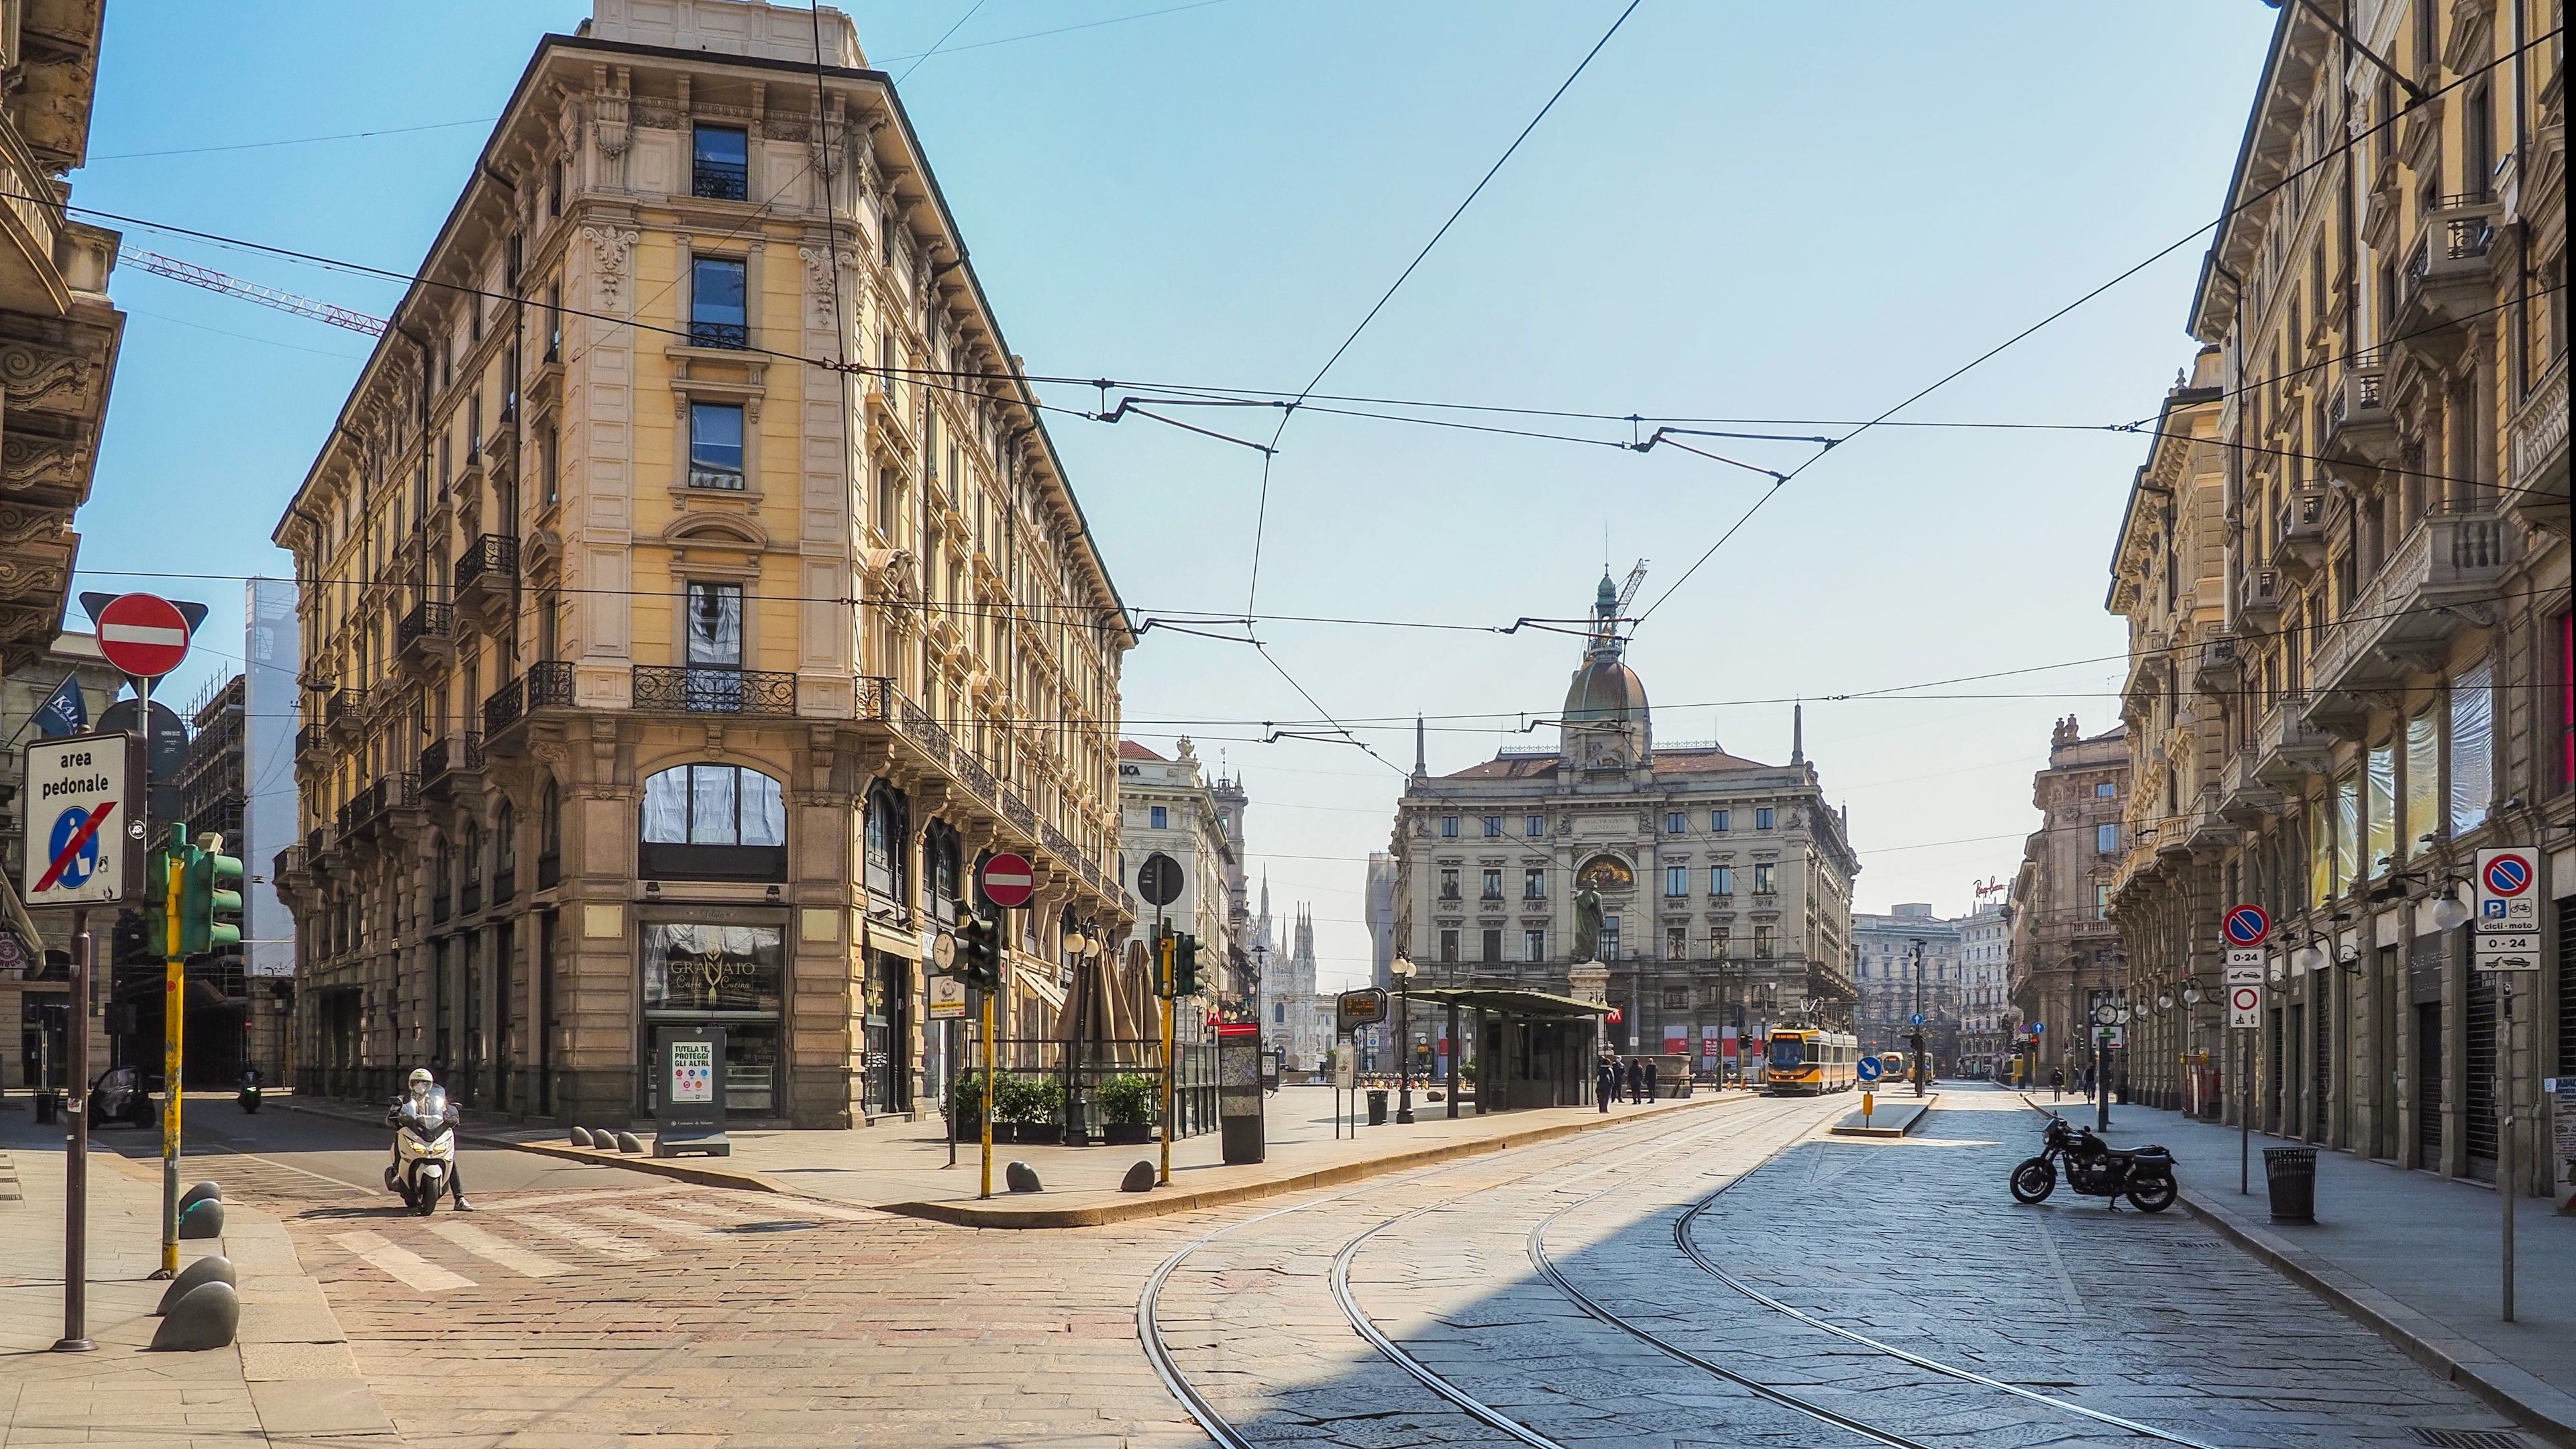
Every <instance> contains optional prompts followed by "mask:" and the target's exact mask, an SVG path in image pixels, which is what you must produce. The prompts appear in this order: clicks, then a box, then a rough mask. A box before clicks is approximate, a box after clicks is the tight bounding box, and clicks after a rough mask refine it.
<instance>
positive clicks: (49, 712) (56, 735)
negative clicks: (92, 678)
mask: <svg viewBox="0 0 2576 1449" xmlns="http://www.w3.org/2000/svg"><path fill="white" fill-rule="evenodd" d="M88 728H89V705H88V703H87V702H86V701H84V700H83V699H82V698H81V689H80V676H79V675H77V674H66V675H64V676H63V682H62V683H60V684H58V685H56V686H54V692H53V693H52V694H50V695H47V696H46V697H45V702H44V703H43V704H40V705H38V706H36V731H37V733H39V734H42V735H43V736H44V737H45V738H47V739H49V740H58V739H61V738H62V737H64V736H65V735H76V734H79V733H80V732H81V731H83V730H85V729H88Z"/></svg>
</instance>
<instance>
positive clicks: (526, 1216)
mask: <svg viewBox="0 0 2576 1449" xmlns="http://www.w3.org/2000/svg"><path fill="white" fill-rule="evenodd" d="M510 1221H512V1222H514V1223H517V1224H519V1225H520V1226H521V1227H526V1228H534V1229H536V1230H537V1231H538V1232H541V1233H543V1234H545V1235H546V1236H547V1237H550V1238H561V1239H563V1240H564V1241H565V1242H567V1243H571V1244H573V1245H574V1246H576V1247H579V1248H583V1249H586V1250H588V1251H590V1252H593V1253H597V1254H598V1255H599V1256H601V1257H603V1258H614V1259H616V1260H617V1261H618V1262H621V1263H641V1262H644V1261H646V1260H647V1259H651V1258H658V1257H660V1256H662V1255H661V1254H660V1253H659V1252H658V1251H656V1250H654V1249H652V1248H648V1247H646V1246H645V1245H644V1244H642V1243H639V1242H636V1241H634V1240H632V1239H630V1238H621V1237H618V1236H616V1235H614V1234H613V1233H611V1232H610V1231H609V1230H608V1229H606V1228H596V1227H590V1226H587V1225H585V1224H582V1223H575V1222H568V1221H566V1220H564V1219H562V1218H559V1217H553V1216H550V1215H549V1214H546V1213H513V1214H512V1215H511V1217H510Z"/></svg>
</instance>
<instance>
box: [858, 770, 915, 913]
mask: <svg viewBox="0 0 2576 1449" xmlns="http://www.w3.org/2000/svg"><path fill="white" fill-rule="evenodd" d="M911 814H912V807H911V802H910V801H908V800H906V799H905V798H904V795H903V792H902V791H900V790H897V789H895V788H894V787H893V786H891V785H888V784H886V783H885V782H884V781H883V780H879V781H877V782H876V783H875V784H873V785H871V786H869V787H868V815H867V823H866V826H865V828H864V832H863V836H862V839H863V843H864V846H865V850H864V864H865V867H866V873H867V886H868V890H869V891H870V892H871V893H873V894H875V895H877V896H880V897H882V898H884V899H885V900H886V901H887V902H889V903H890V904H896V905H900V904H902V902H903V898H904V895H905V893H906V890H907V887H908V886H909V882H908V881H906V879H905V873H906V871H907V869H908V868H909V863H908V862H907V861H906V859H905V854H906V852H905V849H904V844H905V841H906V839H907V838H908V837H909V836H910V835H911V833H912V823H911Z"/></svg>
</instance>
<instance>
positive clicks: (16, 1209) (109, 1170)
mask: <svg viewBox="0 0 2576 1449" xmlns="http://www.w3.org/2000/svg"><path fill="white" fill-rule="evenodd" d="M33 1115H34V1114H33V1113H31V1112H29V1111H28V1110H27V1101H26V1099H25V1098H23V1097H20V1098H16V1099H13V1100H11V1101H8V1102H6V1103H0V1162H5V1163H7V1164H8V1165H9V1168H11V1169H14V1176H15V1179H16V1185H17V1188H18V1192H19V1196H18V1197H17V1198H15V1199H9V1198H6V1197H0V1446H6V1449H25V1446H34V1445H55V1444H101V1445H132V1444H137V1443H151V1444H153V1445H156V1446H171V1449H178V1446H190V1449H195V1446H214V1445H222V1446H227V1449H240V1446H246V1445H279V1446H296V1449H326V1446H330V1449H339V1446H346V1449H359V1446H367V1449H383V1446H388V1445H397V1444H399V1443H400V1442H401V1441H400V1440H399V1439H398V1438H396V1437H395V1435H394V1429H393V1425H392V1423H391V1421H389V1420H388V1419H387V1418H386V1417H385V1413H384V1410H383V1409H382V1408H381V1407H380V1406H379V1404H378V1403H377V1400H376V1396H375V1394H374V1392H373V1391H372V1390H371V1389H369V1388H368V1386H367V1384H366V1382H365V1381H364V1380H363V1379H362V1378H360V1376H359V1373H358V1365H357V1360H356V1358H355V1356H354V1355H353V1354H352V1353H351V1351H350V1346H349V1342H348V1339H347V1338H346V1336H345V1335H343V1334H342V1333H341V1331H340V1325H339V1321H338V1319H337V1318H336V1317H335V1316H334V1315H333V1313H332V1311H331V1307H330V1304H329V1303H328V1302H327V1301H326V1300H325V1298H324V1297H323V1292H322V1286H321V1284H320V1283H318V1282H317V1281H315V1280H314V1278H313V1277H312V1276H311V1275H310V1274H308V1273H307V1272H306V1271H305V1270H304V1267H303V1265H302V1264H301V1263H300V1262H299V1261H298V1258H297V1255H296V1251H295V1248H294V1245H293V1244H292V1243H291V1242H290V1241H289V1240H288V1238H287V1234H286V1229H285V1227H284V1226H283V1225H282V1224H281V1223H280V1222H279V1221H278V1220H277V1219H276V1218H274V1217H272V1216H270V1215H268V1214H266V1213H263V1212H260V1211H258V1210H256V1209H253V1208H250V1207H248V1206H245V1205H237V1204H234V1203H230V1202H227V1203H226V1204H225V1209H224V1212H225V1223H224V1227H225V1231H224V1236H223V1237H222V1238H220V1239H216V1240H211V1241H203V1242H189V1243H183V1244H182V1245H181V1254H182V1261H183V1263H184V1262H187V1261H193V1260H194V1259H195V1258H196V1257H198V1256H199V1255H200V1254H202V1253H206V1252H212V1251H220V1252H222V1253H224V1254H225V1255H226V1256H228V1257H230V1258H231V1259H232V1261H233V1267H234V1269H235V1271H236V1272H237V1273H238V1274H239V1276H240V1286H241V1294H242V1321H241V1335H240V1339H239V1341H238V1342H237V1343H235V1344H234V1346H233V1347H231V1348H228V1349H218V1350H213V1351H210V1352H205V1353H160V1354H156V1353H150V1352H147V1351H146V1347H147V1345H149V1344H150V1343H151V1341H152V1333H153V1330H154V1329H155V1328H156V1327H158V1326H159V1324H160V1320H159V1319H157V1318H154V1317H152V1316H151V1312H152V1309H153V1307H154V1306H155V1305H156V1304H157V1303H158V1302H159V1301H160V1297H161V1290H162V1286H163V1285H162V1284H160V1283H158V1282H154V1281H152V1280H151V1279H150V1278H149V1276H148V1275H149V1274H150V1273H151V1272H152V1271H153V1270H154V1269H156V1268H158V1267H159V1266H160V1254H161V1178H160V1168H159V1165H158V1164H157V1163H136V1162H129V1161H127V1160H125V1159H124V1158H122V1157H120V1156H118V1155H117V1154H115V1153H113V1152H104V1151H98V1150H95V1149H93V1150H92V1152H91V1153H90V1169H89V1257H90V1268H89V1314H88V1316H89V1323H88V1328H89V1335H90V1337H91V1339H92V1340H94V1341H95V1342H96V1343H97V1344H98V1348H97V1349H96V1351H94V1352H91V1353H81V1354H63V1353H54V1352H51V1351H50V1350H51V1348H52V1345H53V1343H54V1340H55V1339H56V1338H58V1337H60V1336H61V1332H62V1325H63V1308H62V1302H63V1299H62V1294H63V1168H64V1165H65V1164H64V1154H63V1138H62V1133H61V1129H60V1128H58V1127H53V1126H45V1127H38V1126H36V1125H35V1123H34V1121H33ZM187 1173H188V1178H189V1180H190V1181H191V1182H197V1181H204V1180H208V1179H213V1180H215V1181H216V1182H217V1183H218V1184H220V1183H221V1181H222V1177H223V1161H222V1159H221V1158H220V1157H206V1158H198V1159H195V1160H193V1161H191V1162H190V1163H189V1164H187ZM9 1175H11V1173H10V1171H9V1170H7V1169H0V1177H5V1176H9Z"/></svg>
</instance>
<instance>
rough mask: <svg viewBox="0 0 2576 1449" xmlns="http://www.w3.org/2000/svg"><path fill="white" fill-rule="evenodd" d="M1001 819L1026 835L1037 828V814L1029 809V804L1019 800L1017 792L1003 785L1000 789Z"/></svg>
mask: <svg viewBox="0 0 2576 1449" xmlns="http://www.w3.org/2000/svg"><path fill="white" fill-rule="evenodd" d="M1002 818H1003V819H1005V820H1007V821H1009V822H1011V824H1012V825H1013V826H1014V827H1016V828H1017V829H1018V830H1019V831H1020V832H1021V833H1022V834H1026V833H1028V832H1029V831H1031V830H1034V829H1036V828H1037V823H1038V812H1036V811H1035V810H1032V809H1030V808H1029V802H1028V801H1026V800H1023V799H1021V798H1020V796H1019V792H1018V791H1016V790H1013V789H1011V788H1010V787H1009V786H1007V785H1005V786H1003V787H1002Z"/></svg>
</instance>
